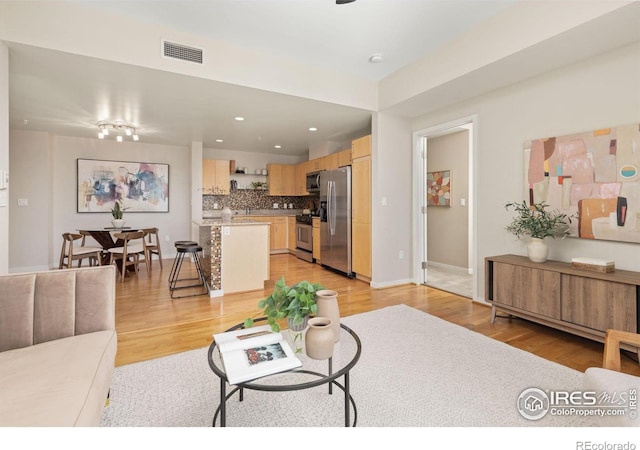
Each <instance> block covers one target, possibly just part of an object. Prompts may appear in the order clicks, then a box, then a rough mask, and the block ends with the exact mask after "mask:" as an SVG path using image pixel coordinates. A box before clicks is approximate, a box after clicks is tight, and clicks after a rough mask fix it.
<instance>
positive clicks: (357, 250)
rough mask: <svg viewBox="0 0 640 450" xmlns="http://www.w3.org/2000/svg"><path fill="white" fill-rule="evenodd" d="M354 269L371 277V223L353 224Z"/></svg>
mask: <svg viewBox="0 0 640 450" xmlns="http://www.w3.org/2000/svg"><path fill="white" fill-rule="evenodd" d="M351 249H352V255H351V260H352V270H353V271H354V272H355V273H356V275H361V276H365V277H367V278H371V224H370V223H356V222H354V223H352V224H351Z"/></svg>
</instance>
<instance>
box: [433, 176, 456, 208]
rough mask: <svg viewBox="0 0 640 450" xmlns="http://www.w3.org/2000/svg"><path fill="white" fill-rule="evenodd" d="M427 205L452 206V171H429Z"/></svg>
mask: <svg viewBox="0 0 640 450" xmlns="http://www.w3.org/2000/svg"><path fill="white" fill-rule="evenodd" d="M427 206H451V171H450V170H442V171H440V172H427Z"/></svg>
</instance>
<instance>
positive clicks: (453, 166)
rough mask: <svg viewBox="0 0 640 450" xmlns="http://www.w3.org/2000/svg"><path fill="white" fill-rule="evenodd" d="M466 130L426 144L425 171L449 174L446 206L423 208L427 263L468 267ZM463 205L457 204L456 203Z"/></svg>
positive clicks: (467, 156) (440, 137) (467, 147)
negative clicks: (463, 204)
mask: <svg viewBox="0 0 640 450" xmlns="http://www.w3.org/2000/svg"><path fill="white" fill-rule="evenodd" d="M469 162H470V161H469V131H468V130H464V131H458V132H456V133H450V134H446V135H444V136H439V137H435V138H429V140H428V141H427V171H428V172H437V171H441V170H450V171H451V180H452V181H451V191H450V195H451V197H450V201H451V206H450V207H442V206H429V207H427V258H428V261H429V262H430V263H439V264H444V265H447V266H454V267H460V268H464V269H468V268H469V209H468V203H467V202H468V200H469V184H470V181H471V180H470V179H469ZM461 199H464V200H465V205H466V206H464V207H462V206H461V205H460V200H461Z"/></svg>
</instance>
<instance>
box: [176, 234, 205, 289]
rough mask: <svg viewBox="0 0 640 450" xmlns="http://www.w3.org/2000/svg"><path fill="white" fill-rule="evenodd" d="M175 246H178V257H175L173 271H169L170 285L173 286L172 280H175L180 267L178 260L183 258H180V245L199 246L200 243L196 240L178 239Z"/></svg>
mask: <svg viewBox="0 0 640 450" xmlns="http://www.w3.org/2000/svg"><path fill="white" fill-rule="evenodd" d="M174 245H175V247H176V257H175V258H174V259H173V265H172V266H171V272H169V287H171V280H173V278H174V277H175V276H176V269H177V268H178V261H181V259H179V258H178V253H177V250H178V247H183V246H185V245H186V246H194V245H195V246H197V245H198V243H197V242H196V241H176V242H175V243H174Z"/></svg>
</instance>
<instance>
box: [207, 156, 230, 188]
mask: <svg viewBox="0 0 640 450" xmlns="http://www.w3.org/2000/svg"><path fill="white" fill-rule="evenodd" d="M229 181H230V178H229V161H228V160H220V159H204V160H202V193H203V194H209V195H228V194H229V185H230V183H229Z"/></svg>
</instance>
